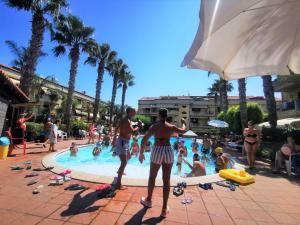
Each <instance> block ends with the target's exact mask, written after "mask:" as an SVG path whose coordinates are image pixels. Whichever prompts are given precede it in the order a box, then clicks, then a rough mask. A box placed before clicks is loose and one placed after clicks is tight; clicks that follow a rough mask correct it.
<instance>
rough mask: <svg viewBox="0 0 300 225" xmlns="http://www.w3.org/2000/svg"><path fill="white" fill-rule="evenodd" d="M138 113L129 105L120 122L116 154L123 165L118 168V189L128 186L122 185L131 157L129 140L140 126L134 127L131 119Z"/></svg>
mask: <svg viewBox="0 0 300 225" xmlns="http://www.w3.org/2000/svg"><path fill="white" fill-rule="evenodd" d="M135 115H136V110H135V109H133V108H131V107H128V108H127V109H126V117H125V118H123V119H122V120H121V121H120V123H119V127H118V129H119V137H118V139H117V141H116V154H117V155H118V156H119V158H120V161H121V165H120V168H119V170H118V178H117V182H116V189H125V188H126V187H124V186H122V184H121V180H122V176H123V174H124V170H125V167H126V165H127V161H128V159H129V157H130V153H129V140H130V138H131V135H132V134H133V133H134V132H136V131H137V130H138V129H139V127H136V128H133V127H132V125H131V119H132V118H133V117H134V116H135ZM116 132H117V131H116Z"/></svg>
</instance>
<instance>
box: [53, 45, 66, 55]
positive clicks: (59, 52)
mask: <svg viewBox="0 0 300 225" xmlns="http://www.w3.org/2000/svg"><path fill="white" fill-rule="evenodd" d="M52 52H53V54H54V56H56V57H58V56H60V55H64V54H65V53H66V48H65V46H63V45H58V46H56V47H54V48H53V49H52Z"/></svg>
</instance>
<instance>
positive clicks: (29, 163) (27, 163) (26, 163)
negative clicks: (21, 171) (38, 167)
mask: <svg viewBox="0 0 300 225" xmlns="http://www.w3.org/2000/svg"><path fill="white" fill-rule="evenodd" d="M24 164H25V165H31V164H32V162H31V161H30V160H28V161H26V162H24Z"/></svg>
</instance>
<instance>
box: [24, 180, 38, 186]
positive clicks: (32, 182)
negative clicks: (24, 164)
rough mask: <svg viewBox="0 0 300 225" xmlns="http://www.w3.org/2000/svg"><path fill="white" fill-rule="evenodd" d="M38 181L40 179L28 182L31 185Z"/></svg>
mask: <svg viewBox="0 0 300 225" xmlns="http://www.w3.org/2000/svg"><path fill="white" fill-rule="evenodd" d="M37 182H38V180H31V181H29V182H28V183H27V186H30V185H33V184H36V183H37Z"/></svg>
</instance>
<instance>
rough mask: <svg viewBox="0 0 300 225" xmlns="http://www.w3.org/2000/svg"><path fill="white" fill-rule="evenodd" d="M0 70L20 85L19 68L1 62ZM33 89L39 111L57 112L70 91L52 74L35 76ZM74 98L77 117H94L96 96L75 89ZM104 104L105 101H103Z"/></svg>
mask: <svg viewBox="0 0 300 225" xmlns="http://www.w3.org/2000/svg"><path fill="white" fill-rule="evenodd" d="M0 70H1V71H3V73H5V74H6V76H8V77H9V78H10V79H11V80H12V81H13V82H14V83H15V84H16V85H19V83H20V78H21V74H20V70H19V69H18V68H15V67H9V66H6V65H3V64H0ZM33 89H34V90H33V91H32V94H31V96H30V99H31V101H32V102H39V104H38V108H39V113H43V112H47V113H49V114H55V112H56V111H57V109H59V108H61V107H63V106H62V104H63V102H64V101H65V99H66V96H67V93H68V87H66V86H63V85H61V84H59V83H57V82H56V81H55V79H53V77H51V76H49V77H46V78H42V77H38V76H37V77H35V85H34V88H33ZM74 100H75V101H76V104H75V105H76V108H75V109H74V114H75V116H76V117H77V118H84V119H89V118H92V117H93V105H94V101H95V98H94V97H91V96H89V95H87V94H86V93H85V92H79V91H75V92H74ZM102 104H105V103H104V102H102Z"/></svg>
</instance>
